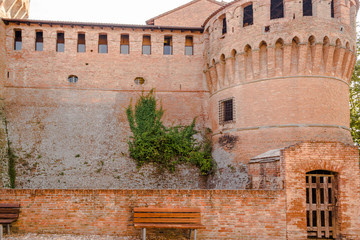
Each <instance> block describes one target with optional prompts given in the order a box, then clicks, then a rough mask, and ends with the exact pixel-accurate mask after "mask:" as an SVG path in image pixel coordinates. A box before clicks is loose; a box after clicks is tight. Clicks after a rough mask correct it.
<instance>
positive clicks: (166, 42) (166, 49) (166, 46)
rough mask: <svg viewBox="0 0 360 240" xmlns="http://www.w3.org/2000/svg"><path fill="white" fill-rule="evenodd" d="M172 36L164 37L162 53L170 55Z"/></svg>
mask: <svg viewBox="0 0 360 240" xmlns="http://www.w3.org/2000/svg"><path fill="white" fill-rule="evenodd" d="M172 54H173V50H172V36H165V37H164V55H172Z"/></svg>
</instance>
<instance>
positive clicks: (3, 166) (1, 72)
mask: <svg viewBox="0 0 360 240" xmlns="http://www.w3.org/2000/svg"><path fill="white" fill-rule="evenodd" d="M0 46H1V47H0V79H5V78H6V77H7V76H6V75H7V74H6V48H5V47H4V46H5V25H4V23H3V22H2V21H0ZM3 98H4V81H0V186H4V185H8V180H9V179H8V158H7V150H8V149H7V134H6V123H5V120H6V116H5V113H4V99H3Z"/></svg>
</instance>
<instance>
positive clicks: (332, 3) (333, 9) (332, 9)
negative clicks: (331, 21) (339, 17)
mask: <svg viewBox="0 0 360 240" xmlns="http://www.w3.org/2000/svg"><path fill="white" fill-rule="evenodd" d="M331 17H332V18H334V17H335V5H334V0H331Z"/></svg>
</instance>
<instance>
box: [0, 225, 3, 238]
mask: <svg viewBox="0 0 360 240" xmlns="http://www.w3.org/2000/svg"><path fill="white" fill-rule="evenodd" d="M2 238H3V225H2V224H0V240H1V239H2Z"/></svg>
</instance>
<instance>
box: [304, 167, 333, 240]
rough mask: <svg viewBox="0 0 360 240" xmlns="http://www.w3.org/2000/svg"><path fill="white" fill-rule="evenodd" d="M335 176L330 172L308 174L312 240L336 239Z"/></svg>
mask: <svg viewBox="0 0 360 240" xmlns="http://www.w3.org/2000/svg"><path fill="white" fill-rule="evenodd" d="M335 180H336V178H335V175H334V174H332V173H331V172H329V171H312V172H309V173H307V174H306V218H307V232H308V238H310V239H334V238H335V237H336V207H335V205H336V201H337V200H336V194H337V185H336V182H335Z"/></svg>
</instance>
